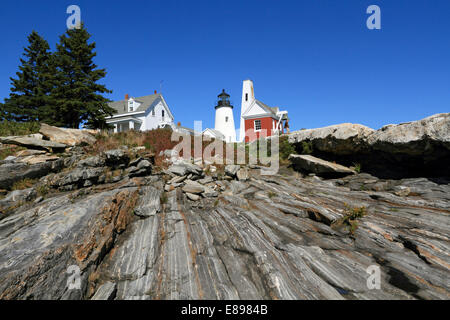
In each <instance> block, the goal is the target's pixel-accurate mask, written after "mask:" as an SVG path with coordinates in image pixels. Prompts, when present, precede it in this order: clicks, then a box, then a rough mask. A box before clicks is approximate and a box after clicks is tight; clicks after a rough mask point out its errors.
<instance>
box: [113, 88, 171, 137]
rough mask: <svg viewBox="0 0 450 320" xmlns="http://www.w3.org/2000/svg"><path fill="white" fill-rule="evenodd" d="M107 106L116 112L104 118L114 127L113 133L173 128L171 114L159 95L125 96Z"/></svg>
mask: <svg viewBox="0 0 450 320" xmlns="http://www.w3.org/2000/svg"><path fill="white" fill-rule="evenodd" d="M109 106H110V107H112V108H113V109H115V110H116V111H117V113H115V114H114V115H113V116H112V117H108V118H106V119H107V120H106V122H107V123H108V124H112V125H114V132H122V131H127V130H131V129H134V130H140V131H145V130H152V129H157V128H164V127H171V128H172V129H174V128H175V125H174V118H173V115H172V112H171V111H170V109H169V106H168V105H167V103H166V101H165V100H164V97H163V96H162V94H160V93H156V92H155V94H152V95H148V96H143V97H138V98H133V97H130V96H129V95H128V94H127V95H125V99H124V100H120V101H114V102H111V103H109Z"/></svg>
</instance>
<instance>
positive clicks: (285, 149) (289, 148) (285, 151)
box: [280, 136, 296, 160]
mask: <svg viewBox="0 0 450 320" xmlns="http://www.w3.org/2000/svg"><path fill="white" fill-rule="evenodd" d="M295 153H296V151H295V147H294V146H293V145H292V144H290V143H289V139H288V137H286V136H283V137H281V138H280V158H281V159H282V160H286V159H287V158H289V156H290V155H291V154H295Z"/></svg>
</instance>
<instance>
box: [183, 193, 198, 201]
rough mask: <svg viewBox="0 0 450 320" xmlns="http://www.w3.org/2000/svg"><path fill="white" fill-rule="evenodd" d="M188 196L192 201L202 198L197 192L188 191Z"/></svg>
mask: <svg viewBox="0 0 450 320" xmlns="http://www.w3.org/2000/svg"><path fill="white" fill-rule="evenodd" d="M186 196H187V197H188V198H189V199H190V200H192V201H198V200H200V196H199V195H196V194H192V193H189V192H186Z"/></svg>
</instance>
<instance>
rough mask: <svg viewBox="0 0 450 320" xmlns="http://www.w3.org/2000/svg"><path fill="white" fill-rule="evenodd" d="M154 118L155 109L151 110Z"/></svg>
mask: <svg viewBox="0 0 450 320" xmlns="http://www.w3.org/2000/svg"><path fill="white" fill-rule="evenodd" d="M154 116H155V108H153V110H152V117H154Z"/></svg>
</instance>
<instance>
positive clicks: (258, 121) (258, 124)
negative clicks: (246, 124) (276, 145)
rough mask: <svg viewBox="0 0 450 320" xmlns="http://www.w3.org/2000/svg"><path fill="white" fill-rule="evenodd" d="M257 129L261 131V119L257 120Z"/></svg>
mask: <svg viewBox="0 0 450 320" xmlns="http://www.w3.org/2000/svg"><path fill="white" fill-rule="evenodd" d="M255 131H261V120H255Z"/></svg>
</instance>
